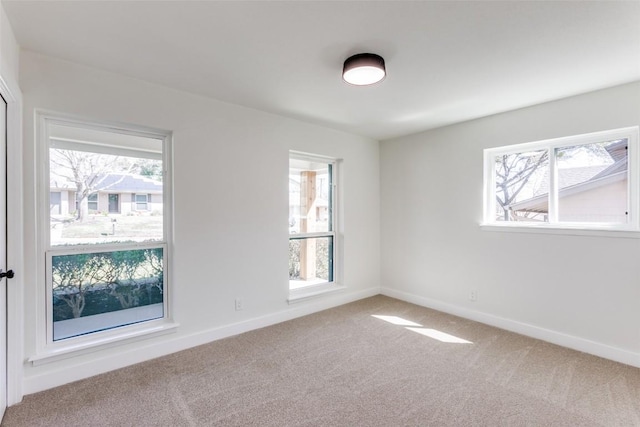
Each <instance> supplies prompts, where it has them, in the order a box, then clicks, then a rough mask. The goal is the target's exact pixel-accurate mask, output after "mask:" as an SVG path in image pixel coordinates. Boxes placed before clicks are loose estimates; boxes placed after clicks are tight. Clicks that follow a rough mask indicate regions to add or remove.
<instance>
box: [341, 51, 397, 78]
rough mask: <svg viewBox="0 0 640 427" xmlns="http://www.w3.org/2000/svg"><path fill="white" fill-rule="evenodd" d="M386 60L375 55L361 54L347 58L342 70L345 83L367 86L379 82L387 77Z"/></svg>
mask: <svg viewBox="0 0 640 427" xmlns="http://www.w3.org/2000/svg"><path fill="white" fill-rule="evenodd" d="M386 74H387V73H386V69H385V64H384V59H382V57H381V56H379V55H376V54H374V53H359V54H357V55H353V56H351V57H349V58H347V60H346V61H344V68H343V69H342V78H343V79H344V81H345V82H347V83H349V84H352V85H357V86H366V85H371V84H374V83H377V82H379V81H380V80H382V79H384V78H385V76H386Z"/></svg>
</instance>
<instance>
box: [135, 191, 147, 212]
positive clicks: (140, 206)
mask: <svg viewBox="0 0 640 427" xmlns="http://www.w3.org/2000/svg"><path fill="white" fill-rule="evenodd" d="M148 202H149V199H148V196H147V195H146V194H136V210H137V211H146V210H149V208H148Z"/></svg>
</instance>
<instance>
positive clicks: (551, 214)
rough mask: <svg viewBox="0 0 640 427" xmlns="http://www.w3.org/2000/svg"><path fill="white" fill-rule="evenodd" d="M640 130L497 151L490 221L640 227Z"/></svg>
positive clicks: (490, 175)
mask: <svg viewBox="0 0 640 427" xmlns="http://www.w3.org/2000/svg"><path fill="white" fill-rule="evenodd" d="M637 144H638V128H637V127H635V128H626V129H619V130H613V131H606V132H598V133H594V134H587V135H578V136H573V137H566V138H558V139H554V140H547V141H540V142H534V143H527V144H519V145H512V146H507V147H500V148H491V149H487V150H485V151H484V157H485V215H484V216H485V218H484V220H485V223H486V224H496V225H497V224H502V225H520V226H533V227H545V226H551V227H553V226H556V227H557V226H560V227H570V228H575V227H577V228H585V229H591V228H593V229H607V228H610V229H616V228H617V229H638V212H637V203H638V195H637V194H636V192H637V185H636V183H635V179H634V178H633V177H635V176H636V174H637V171H636V168H637V161H636V158H635V156H637V151H638V147H637Z"/></svg>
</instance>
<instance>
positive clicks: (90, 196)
mask: <svg viewBox="0 0 640 427" xmlns="http://www.w3.org/2000/svg"><path fill="white" fill-rule="evenodd" d="M99 197H100V195H99V194H98V193H91V194H89V195H88V196H87V204H89V203H95V207H96V208H95V209H91V206H90V205H89V206H88V209H89V211H92V210H93V211H95V212H97V211H98V206H99V204H98V199H99ZM92 198H93V199H95V200H92Z"/></svg>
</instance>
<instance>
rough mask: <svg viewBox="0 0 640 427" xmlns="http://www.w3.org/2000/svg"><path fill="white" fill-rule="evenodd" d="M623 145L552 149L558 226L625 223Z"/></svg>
mask: <svg viewBox="0 0 640 427" xmlns="http://www.w3.org/2000/svg"><path fill="white" fill-rule="evenodd" d="M627 142H628V141H627V140H626V139H621V140H616V141H608V142H601V143H594V144H586V145H576V146H571V147H561V148H557V149H556V159H557V160H556V162H557V168H558V190H559V191H558V220H559V221H560V222H597V223H615V224H625V223H626V222H627V212H628V210H629V209H628V205H627V203H628V201H627V165H628V155H627V154H628V150H627Z"/></svg>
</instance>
